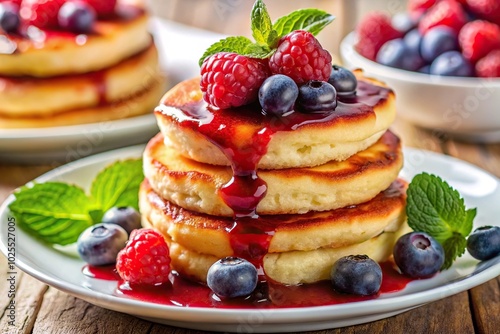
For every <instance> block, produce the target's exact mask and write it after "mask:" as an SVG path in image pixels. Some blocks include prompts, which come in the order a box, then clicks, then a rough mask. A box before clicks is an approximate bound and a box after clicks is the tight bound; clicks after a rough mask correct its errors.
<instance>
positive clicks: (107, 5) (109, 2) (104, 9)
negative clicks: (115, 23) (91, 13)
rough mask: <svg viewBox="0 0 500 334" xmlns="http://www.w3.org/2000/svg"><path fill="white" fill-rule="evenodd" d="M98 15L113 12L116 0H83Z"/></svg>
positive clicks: (106, 14)
mask: <svg viewBox="0 0 500 334" xmlns="http://www.w3.org/2000/svg"><path fill="white" fill-rule="evenodd" d="M85 2H87V3H88V4H89V5H90V6H92V7H93V8H94V10H95V12H96V13H97V15H98V16H109V15H111V14H113V13H114V12H115V6H116V2H117V0H85Z"/></svg>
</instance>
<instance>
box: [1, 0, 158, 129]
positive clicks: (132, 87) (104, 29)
mask: <svg viewBox="0 0 500 334" xmlns="http://www.w3.org/2000/svg"><path fill="white" fill-rule="evenodd" d="M148 20H149V17H148V14H147V13H146V12H145V11H144V9H143V8H142V7H140V6H134V5H130V4H128V5H126V6H125V5H123V6H117V9H116V15H114V16H112V17H110V18H106V19H99V20H97V21H96V23H95V25H94V27H93V29H92V32H91V33H89V34H86V35H85V34H73V33H71V32H68V31H59V30H53V31H44V30H42V29H39V28H36V27H34V26H30V27H29V28H28V29H27V32H26V34H25V35H20V34H4V35H0V128H36V127H51V126H64V125H75V124H84V123H94V122H100V121H108V120H116V119H123V118H127V117H132V116H137V115H142V114H146V113H149V112H152V110H153V108H154V107H155V106H156V104H157V102H158V99H159V98H160V97H161V95H162V94H163V93H164V92H165V84H164V78H163V76H162V75H161V72H160V70H159V63H158V54H157V50H156V47H155V45H154V41H153V39H152V36H151V35H150V34H149V31H148Z"/></svg>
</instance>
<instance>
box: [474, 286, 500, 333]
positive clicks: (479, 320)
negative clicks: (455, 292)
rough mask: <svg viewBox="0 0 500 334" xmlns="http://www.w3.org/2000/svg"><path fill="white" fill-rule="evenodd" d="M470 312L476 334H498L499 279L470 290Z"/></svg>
mask: <svg viewBox="0 0 500 334" xmlns="http://www.w3.org/2000/svg"><path fill="white" fill-rule="evenodd" d="M469 293H470V299H471V304H472V305H471V311H472V314H473V316H474V320H475V324H476V329H477V332H478V333H498V331H499V328H498V318H499V315H500V277H497V278H496V279H493V280H490V281H488V282H486V283H484V284H481V285H480V286H478V287H475V288H473V289H471V290H470V292H469Z"/></svg>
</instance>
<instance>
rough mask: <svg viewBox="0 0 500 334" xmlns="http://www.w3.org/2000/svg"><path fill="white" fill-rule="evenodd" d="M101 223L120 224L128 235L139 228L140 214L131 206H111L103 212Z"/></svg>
mask: <svg viewBox="0 0 500 334" xmlns="http://www.w3.org/2000/svg"><path fill="white" fill-rule="evenodd" d="M101 223H103V224H117V225H120V226H121V227H123V229H124V230H125V231H127V233H128V234H129V235H130V232H132V231H133V230H135V229H139V228H141V215H140V214H139V212H137V210H136V209H134V208H133V207H131V206H125V207H113V208H111V209H109V210H108V211H106V212H105V213H104V216H103V217H102V220H101Z"/></svg>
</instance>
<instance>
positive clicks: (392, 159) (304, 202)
mask: <svg viewBox="0 0 500 334" xmlns="http://www.w3.org/2000/svg"><path fill="white" fill-rule="evenodd" d="M143 161H144V174H145V177H146V178H147V179H148V181H149V183H150V185H151V187H152V188H153V189H154V191H155V192H156V193H157V194H159V195H160V196H161V197H162V198H164V199H167V200H168V201H171V202H173V203H174V204H176V205H179V206H181V207H183V208H185V209H189V210H193V211H196V212H201V213H206V214H210V215H217V216H229V217H232V216H233V214H234V213H233V211H232V210H231V209H230V208H229V207H228V206H227V205H226V204H225V203H224V201H223V200H222V199H221V198H220V196H218V195H217V194H218V191H219V190H220V188H221V187H222V186H223V185H225V184H226V183H228V182H229V181H230V180H231V177H232V170H231V168H230V167H225V166H214V165H208V164H203V163H199V162H196V161H194V160H191V159H188V158H185V157H184V156H182V155H180V154H179V153H178V152H177V149H176V148H174V147H170V146H167V145H164V144H163V136H162V135H161V134H158V135H157V136H156V137H155V138H153V139H152V140H151V141H150V142H149V144H148V145H147V147H146V149H145V151H144V156H143ZM402 165H403V154H402V152H401V146H400V141H399V138H398V137H397V136H396V135H394V134H393V133H391V132H390V131H387V132H386V133H385V134H384V135H383V136H382V137H381V138H380V139H379V140H378V141H377V142H376V143H375V144H373V145H372V146H370V147H369V148H367V149H366V150H364V151H361V152H358V153H357V154H355V155H353V156H351V157H350V158H349V159H347V160H345V161H341V162H338V161H330V162H328V163H326V164H323V165H321V166H316V167H312V168H294V169H277V170H260V171H259V172H258V175H259V177H260V178H262V179H263V180H264V181H265V182H266V183H267V193H266V196H265V197H264V198H263V199H262V201H261V202H260V203H259V205H258V206H257V213H259V214H262V215H273V214H292V213H305V212H308V211H325V210H333V209H337V208H341V207H344V206H348V205H353V204H359V203H363V202H365V201H368V200H370V199H372V198H373V197H375V196H376V195H377V194H378V193H380V192H381V191H382V190H384V189H386V188H387V187H389V185H390V184H391V183H392V181H394V180H395V179H396V178H397V176H398V174H399V172H400V170H401V167H402Z"/></svg>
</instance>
